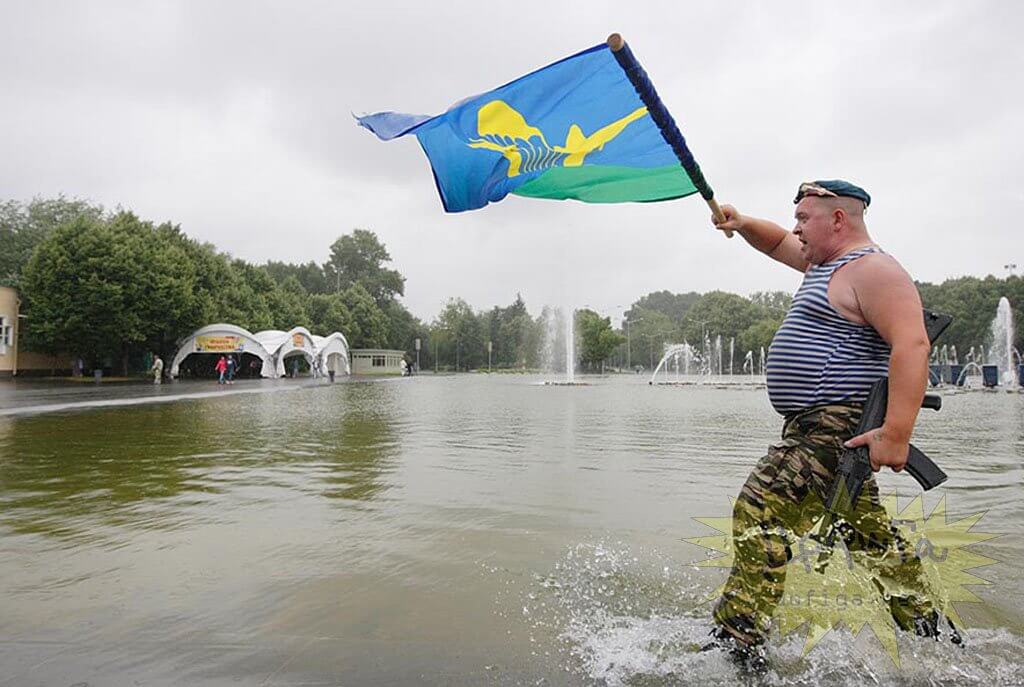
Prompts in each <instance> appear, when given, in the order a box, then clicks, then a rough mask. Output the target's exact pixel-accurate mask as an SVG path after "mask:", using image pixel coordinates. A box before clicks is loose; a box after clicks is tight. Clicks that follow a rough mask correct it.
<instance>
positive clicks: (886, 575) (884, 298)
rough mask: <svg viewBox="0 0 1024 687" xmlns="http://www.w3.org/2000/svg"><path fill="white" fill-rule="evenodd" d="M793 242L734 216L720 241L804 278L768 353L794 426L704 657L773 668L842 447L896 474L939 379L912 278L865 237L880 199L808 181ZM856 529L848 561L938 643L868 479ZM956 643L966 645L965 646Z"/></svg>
mask: <svg viewBox="0 0 1024 687" xmlns="http://www.w3.org/2000/svg"><path fill="white" fill-rule="evenodd" d="M795 202H796V227H795V228H794V229H793V231H792V232H789V231H786V230H785V229H783V228H782V227H780V226H779V225H777V224H775V223H773V222H770V221H768V220H764V219H757V218H754V217H745V216H743V215H741V214H740V213H739V212H738V211H737V210H736V208H734V207H732V206H729V205H725V206H723V207H722V211H723V213H724V214H725V221H723V222H719V223H716V226H717V228H718V229H720V230H722V231H734V232H738V233H739V234H740V235H741V236H742V237H743V238H744V239H746V241H747V243H749V244H750V245H751V246H753V247H754V248H756V249H757V250H759V251H761V252H762V253H764V254H766V255H768V256H769V257H771V258H773V259H775V260H778V261H779V262H781V263H783V264H784V265H788V266H790V267H792V268H793V269H795V270H799V271H800V272H802V273H803V274H804V280H803V283H802V284H801V285H800V288H799V290H797V292H796V294H795V295H794V297H793V303H792V306H791V307H790V309H789V312H788V313H787V314H786V318H785V320H784V321H783V323H782V326H781V327H780V328H779V331H778V332H777V333H776V335H775V338H774V339H773V340H772V344H771V348H770V349H769V353H768V364H767V381H768V396H769V399H770V400H771V403H772V406H773V407H774V408H775V410H776V411H778V412H779V414H781V415H783V416H784V417H785V424H784V425H783V430H782V441H781V442H779V443H777V444H773V445H772V446H771V447H770V448H769V449H768V454H767V455H766V456H765V457H764V458H762V459H761V461H760V462H759V463H758V464H757V466H756V467H755V468H754V470H753V471H752V472H751V473H750V477H748V478H747V481H746V483H745V484H744V485H743V488H742V490H741V491H740V494H739V498H738V499H737V501H736V505H735V508H734V510H733V535H732V536H733V547H734V552H735V562H734V564H733V568H732V572H731V574H730V575H729V580H728V581H727V582H726V585H725V590H724V591H723V593H722V598H721V599H719V601H718V604H717V606H716V607H715V610H714V621H715V626H716V628H715V630H714V631H713V633H712V634H713V635H714V637H715V639H714V641H713V642H712V644H710V645H709V647H707V648H712V647H718V648H724V649H729V650H731V651H732V652H733V654H734V655H735V656H736V657H738V658H740V659H741V660H743V661H745V662H747V663H748V665H753V666H754V667H763V666H764V657H763V653H762V652H761V649H760V647H761V645H762V644H763V643H764V641H765V639H766V637H767V635H768V631H769V628H770V626H771V617H772V614H773V612H774V611H775V608H776V606H777V605H778V603H779V601H780V599H781V598H782V594H783V588H784V585H785V580H786V563H787V561H788V560H789V558H790V557H792V555H793V554H792V551H793V548H791V547H793V546H795V545H796V544H797V541H798V540H799V539H800V538H801V537H803V536H804V535H806V534H807V533H808V532H810V531H811V529H812V528H813V526H814V524H815V522H816V521H817V520H818V519H819V518H820V517H821V516H822V514H823V513H824V505H823V501H824V499H825V496H826V494H827V493H828V490H829V487H830V485H831V483H832V479H833V476H834V474H835V470H836V466H837V463H838V460H839V456H840V454H841V453H842V451H843V448H844V443H843V442H844V441H846V440H847V439H849V441H846V443H845V446H847V447H854V446H861V445H865V444H866V445H868V447H869V451H870V454H871V467H872V468H873V469H874V470H875V471H876V472H877V471H878V470H879V469H880V468H881V467H882V466H888V467H890V468H892V469H893V470H895V471H897V472H899V471H900V470H902V469H903V466H904V464H905V463H906V461H907V455H908V451H909V442H910V435H911V432H912V431H913V428H914V421H915V419H916V418H917V412H918V410H919V409H920V407H921V399H922V398H923V397H924V393H925V386H926V384H927V380H928V353H929V349H930V344H929V342H928V335H927V333H926V332H925V327H924V321H923V318H922V316H921V299H920V296H919V295H918V293H917V288H916V287H915V286H914V283H913V281H912V280H911V278H910V275H908V274H907V273H906V271H904V269H903V268H902V267H900V265H899V263H898V262H896V260H894V259H893V258H892V257H890V256H889V255H886V254H885V253H884V252H883V251H882V250H881V249H880V248H879V247H878V246H876V245H875V244H874V242H873V241H872V240H871V237H870V236H868V232H867V227H866V226H865V224H864V211H865V209H866V208H867V206H868V204H869V203H870V202H871V197H870V196H869V195H868V194H867V192H866V191H864V189H862V188H860V187H858V186H854V185H853V184H851V183H849V182H846V181H839V180H833V181H816V182H811V183H806V184H801V186H800V189H799V191H798V192H797V196H796V200H795ZM886 374H888V375H889V406H888V413H887V414H886V417H885V424H883V425H882V427H880V428H879V429H875V430H872V431H870V432H867V433H865V434H862V435H860V436H857V437H853V438H852V439H851V436H852V435H853V433H854V431H855V429H856V427H857V422H858V421H859V420H860V415H861V409H862V406H863V402H864V400H865V399H866V398H867V395H868V391H869V390H870V387H871V384H872V383H873V382H874V381H875V380H877V379H879V378H880V377H884V376H885V375H886ZM852 520H853V523H852V524H853V527H854V528H855V530H856V531H855V532H852V533H851V532H850V531H849V530H848V531H847V535H851V534H852V536H847V539H846V541H847V546H848V548H849V549H850V550H851V551H861V552H864V553H866V554H868V555H869V556H870V557H871V560H872V561H873V562H874V563H875V566H874V570H873V572H874V574H875V575H876V578H877V584H878V585H879V586H880V588H881V587H884V588H885V589H886V590H887V592H888V593H890V594H892V596H891V597H890V601H889V605H890V610H891V612H892V616H893V618H894V619H895V621H896V624H897V625H898V626H899V627H900V628H902V629H904V630H912V631H915V632H916V633H917V634H919V635H924V636H938V634H939V629H938V620H939V616H938V613H937V612H936V611H935V609H934V608H933V606H932V604H931V602H930V601H929V600H928V598H927V595H926V591H925V589H924V585H923V582H922V578H921V561H920V559H919V558H918V557H917V556H916V554H915V553H914V552H913V551H912V550H909V549H910V547H909V546H908V545H907V543H906V541H905V540H904V539H903V538H902V537H901V536H900V535H899V533H898V532H897V530H896V529H895V528H893V527H892V526H891V523H890V520H889V517H888V515H887V514H886V512H885V509H884V508H883V507H882V506H881V504H880V502H879V498H878V486H877V484H876V482H875V480H874V478H871V479H869V480H868V482H867V484H866V485H865V487H864V491H863V493H862V494H861V497H860V499H859V500H858V502H857V508H856V511H855V512H854V514H853V517H852ZM956 638H957V639H958V637H956Z"/></svg>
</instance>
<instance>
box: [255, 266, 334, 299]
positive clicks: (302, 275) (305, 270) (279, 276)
mask: <svg viewBox="0 0 1024 687" xmlns="http://www.w3.org/2000/svg"><path fill="white" fill-rule="evenodd" d="M264 269H266V270H267V273H268V274H269V275H270V276H271V277H273V278H274V281H276V282H277V283H278V284H282V285H283V284H284V282H285V281H286V280H287V279H288V277H295V278H296V279H298V280H299V283H300V284H302V288H304V289H305V290H306V292H307V293H333V292H334V291H335V289H334V285H333V284H330V283H328V281H327V277H325V276H324V270H323V268H322V267H320V265H318V264H316V263H315V262H313V261H312V260H311V261H309V262H307V263H304V264H301V265H293V264H291V263H289V262H276V261H274V260H271V261H269V262H267V264H266V265H264Z"/></svg>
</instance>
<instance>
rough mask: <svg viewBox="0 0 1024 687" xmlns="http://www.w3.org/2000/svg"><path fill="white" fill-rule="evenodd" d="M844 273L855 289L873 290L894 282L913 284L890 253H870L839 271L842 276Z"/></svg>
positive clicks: (908, 275)
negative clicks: (874, 287) (865, 288)
mask: <svg viewBox="0 0 1024 687" xmlns="http://www.w3.org/2000/svg"><path fill="white" fill-rule="evenodd" d="M843 272H845V274H843V276H844V277H845V278H846V281H847V282H848V283H849V284H850V285H851V286H853V287H854V288H864V287H867V288H871V287H872V286H882V285H883V284H886V285H887V284H892V283H893V282H904V283H913V279H911V277H910V274H909V273H908V272H907V270H905V269H904V268H903V265H901V264H900V263H899V261H898V260H896V258H894V257H893V256H891V255H889V254H888V253H868V254H867V255H865V256H864V257H862V258H860V259H858V260H854V261H853V262H851V263H849V264H848V265H846V266H845V269H843V270H840V271H839V273H840V274H842V273H843ZM837 276H838V275H837Z"/></svg>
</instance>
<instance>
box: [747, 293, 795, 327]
mask: <svg viewBox="0 0 1024 687" xmlns="http://www.w3.org/2000/svg"><path fill="white" fill-rule="evenodd" d="M750 302H751V303H753V304H754V305H756V306H759V307H760V308H762V309H763V310H764V311H765V314H766V315H768V316H771V317H776V318H778V319H780V320H781V319H782V318H783V317H785V315H786V313H787V312H788V311H789V306H790V304H791V303H792V302H793V296H792V295H791V294H789V293H786V292H785V291H757V292H755V293H752V294H750Z"/></svg>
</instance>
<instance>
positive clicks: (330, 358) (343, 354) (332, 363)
mask: <svg viewBox="0 0 1024 687" xmlns="http://www.w3.org/2000/svg"><path fill="white" fill-rule="evenodd" d="M313 343H314V344H315V345H316V366H317V368H318V369H319V370H321V372H323V373H324V374H326V373H327V371H328V370H334V372H335V373H336V374H346V375H347V374H351V373H352V367H351V364H350V363H349V348H348V340H347V339H346V338H345V335H344V334H342V333H341V332H334V333H332V334H329V335H327V336H315V335H314V336H313Z"/></svg>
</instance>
